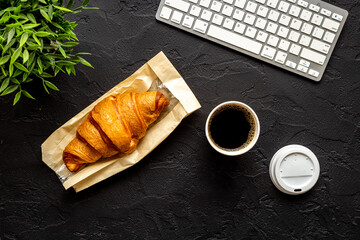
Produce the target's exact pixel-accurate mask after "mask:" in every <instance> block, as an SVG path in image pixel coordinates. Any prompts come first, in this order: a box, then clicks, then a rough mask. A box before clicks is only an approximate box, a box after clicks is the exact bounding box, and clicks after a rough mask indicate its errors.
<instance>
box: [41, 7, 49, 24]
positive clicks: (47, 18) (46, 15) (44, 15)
mask: <svg viewBox="0 0 360 240" xmlns="http://www.w3.org/2000/svg"><path fill="white" fill-rule="evenodd" d="M40 13H41V15H42V16H43V17H44V18H45V19H46V20H48V21H49V22H51V19H50V17H49V15H48V14H47V12H46V11H45V10H44V9H42V8H41V9H40Z"/></svg>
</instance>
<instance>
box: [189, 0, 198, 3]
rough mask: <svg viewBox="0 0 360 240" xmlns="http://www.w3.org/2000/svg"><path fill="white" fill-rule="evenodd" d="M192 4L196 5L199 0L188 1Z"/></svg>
mask: <svg viewBox="0 0 360 240" xmlns="http://www.w3.org/2000/svg"><path fill="white" fill-rule="evenodd" d="M189 1H190V2H192V3H198V1H199V0H189Z"/></svg>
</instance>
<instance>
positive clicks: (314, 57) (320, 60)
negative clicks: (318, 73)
mask: <svg viewBox="0 0 360 240" xmlns="http://www.w3.org/2000/svg"><path fill="white" fill-rule="evenodd" d="M300 57H302V58H305V59H307V60H310V61H312V62H314V63H317V64H320V65H323V64H324V63H325V59H326V56H325V55H323V54H320V53H317V52H315V51H313V50H310V49H307V48H303V49H302V51H301V54H300Z"/></svg>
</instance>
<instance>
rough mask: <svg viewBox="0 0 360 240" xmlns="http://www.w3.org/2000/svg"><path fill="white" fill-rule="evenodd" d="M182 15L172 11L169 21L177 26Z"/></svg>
mask: <svg viewBox="0 0 360 240" xmlns="http://www.w3.org/2000/svg"><path fill="white" fill-rule="evenodd" d="M183 15H184V14H182V13H181V12H178V11H174V13H173V15H172V16H171V21H172V22H174V23H177V24H180V22H181V20H182V17H183Z"/></svg>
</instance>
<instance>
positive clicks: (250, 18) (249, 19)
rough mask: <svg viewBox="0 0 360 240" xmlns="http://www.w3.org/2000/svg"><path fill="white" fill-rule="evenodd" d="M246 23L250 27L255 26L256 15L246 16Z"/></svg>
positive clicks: (248, 14)
mask: <svg viewBox="0 0 360 240" xmlns="http://www.w3.org/2000/svg"><path fill="white" fill-rule="evenodd" d="M244 22H245V23H247V24H249V25H253V24H254V22H255V15H252V14H250V13H247V14H246V16H245V20H244Z"/></svg>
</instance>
